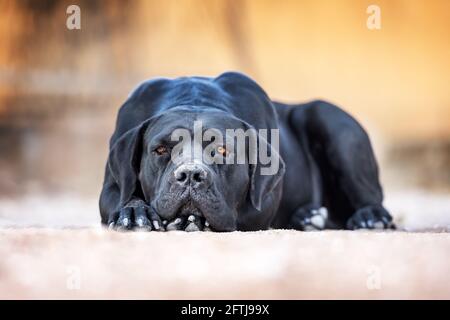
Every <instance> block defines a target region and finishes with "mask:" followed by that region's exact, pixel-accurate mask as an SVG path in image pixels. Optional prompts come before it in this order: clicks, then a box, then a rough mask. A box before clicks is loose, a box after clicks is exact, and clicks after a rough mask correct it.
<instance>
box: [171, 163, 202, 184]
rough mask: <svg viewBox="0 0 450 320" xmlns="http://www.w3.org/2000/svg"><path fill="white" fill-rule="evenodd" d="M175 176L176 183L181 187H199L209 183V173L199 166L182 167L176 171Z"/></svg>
mask: <svg viewBox="0 0 450 320" xmlns="http://www.w3.org/2000/svg"><path fill="white" fill-rule="evenodd" d="M174 176H175V181H176V182H177V183H178V184H181V185H187V184H190V185H191V186H196V187H198V186H201V185H205V184H207V182H208V181H209V175H208V172H207V171H206V169H204V168H202V167H201V166H199V165H181V166H179V167H178V168H177V169H176V170H175V172H174Z"/></svg>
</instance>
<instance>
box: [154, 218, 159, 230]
mask: <svg viewBox="0 0 450 320" xmlns="http://www.w3.org/2000/svg"><path fill="white" fill-rule="evenodd" d="M153 226H154V227H155V229H156V230H159V222H158V221H156V220H153Z"/></svg>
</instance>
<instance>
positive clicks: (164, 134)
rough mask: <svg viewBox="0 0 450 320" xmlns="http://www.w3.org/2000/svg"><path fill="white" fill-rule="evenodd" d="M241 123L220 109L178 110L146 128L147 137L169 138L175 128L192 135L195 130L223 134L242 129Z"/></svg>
mask: <svg viewBox="0 0 450 320" xmlns="http://www.w3.org/2000/svg"><path fill="white" fill-rule="evenodd" d="M243 128H244V126H243V123H242V122H241V121H239V120H238V119H236V118H234V117H233V116H231V115H229V114H227V113H226V112H222V111H202V112H195V111H180V110H174V111H170V112H167V113H165V114H163V115H161V116H160V117H158V119H157V120H156V121H155V122H154V123H153V124H152V125H151V126H150V127H149V128H148V130H147V133H146V138H147V139H165V140H166V139H169V138H170V137H171V135H172V134H173V133H174V132H176V130H179V129H184V130H187V131H189V132H190V133H191V135H194V132H195V131H200V130H201V132H202V133H204V132H205V131H207V130H214V131H219V132H221V133H222V134H223V135H224V136H225V135H226V130H227V129H231V130H235V129H243Z"/></svg>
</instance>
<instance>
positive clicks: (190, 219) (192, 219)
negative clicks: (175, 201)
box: [188, 214, 195, 222]
mask: <svg viewBox="0 0 450 320" xmlns="http://www.w3.org/2000/svg"><path fill="white" fill-rule="evenodd" d="M188 220H189V221H190V222H194V220H195V216H194V215H193V214H191V215H190V216H189V218H188Z"/></svg>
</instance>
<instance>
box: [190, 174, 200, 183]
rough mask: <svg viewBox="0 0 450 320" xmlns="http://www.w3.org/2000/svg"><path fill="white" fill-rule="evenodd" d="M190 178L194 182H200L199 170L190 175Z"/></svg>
mask: <svg viewBox="0 0 450 320" xmlns="http://www.w3.org/2000/svg"><path fill="white" fill-rule="evenodd" d="M192 179H193V180H194V181H196V182H201V181H202V177H201V175H200V173H199V172H195V173H194V174H193V175H192Z"/></svg>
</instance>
